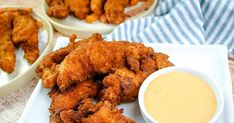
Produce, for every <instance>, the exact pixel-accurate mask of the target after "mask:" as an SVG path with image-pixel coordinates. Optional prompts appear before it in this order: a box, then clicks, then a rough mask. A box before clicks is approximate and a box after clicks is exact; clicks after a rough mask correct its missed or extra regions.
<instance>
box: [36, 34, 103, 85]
mask: <svg viewBox="0 0 234 123" xmlns="http://www.w3.org/2000/svg"><path fill="white" fill-rule="evenodd" d="M71 40H74V37H72V38H71ZM102 41H103V39H102V36H101V35H100V34H93V35H92V36H91V37H89V38H87V39H83V40H81V41H78V42H74V43H70V44H69V45H68V46H66V47H64V48H61V49H59V50H56V51H54V52H52V53H50V54H48V55H47V56H45V58H44V59H43V60H42V61H41V63H40V64H39V65H38V67H37V68H36V73H37V75H38V76H39V77H40V78H41V79H42V84H43V86H44V87H45V88H52V87H54V86H55V85H56V81H57V71H56V69H57V65H58V64H60V63H61V62H62V61H63V60H64V58H65V57H66V56H67V55H68V54H69V53H70V52H71V51H73V50H74V49H76V48H79V47H81V46H82V45H88V44H92V43H94V42H102ZM71 42H73V41H71Z"/></svg>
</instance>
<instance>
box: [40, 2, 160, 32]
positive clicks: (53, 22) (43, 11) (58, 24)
mask: <svg viewBox="0 0 234 123" xmlns="http://www.w3.org/2000/svg"><path fill="white" fill-rule="evenodd" d="M157 3H158V0H154V2H153V4H152V5H151V6H150V8H149V9H147V10H146V11H145V12H143V13H141V15H136V16H133V17H135V18H134V19H137V18H139V17H145V16H146V15H147V14H149V13H150V12H151V11H152V10H153V9H154V8H155V7H156V5H157ZM46 6H47V3H46V0H43V2H42V13H43V15H44V16H45V17H46V18H47V19H48V20H49V21H50V22H51V23H52V25H55V26H57V27H60V28H64V29H66V30H72V31H80V32H87V31H92V29H90V28H84V27H79V28H77V27H72V26H67V25H63V24H61V23H59V22H57V21H56V20H54V19H56V18H54V19H53V18H52V17H49V16H48V15H47V14H46ZM125 21H126V20H125ZM108 25H111V27H109V29H103V28H101V27H100V28H95V29H94V30H95V31H108V30H113V29H114V28H115V27H116V26H118V25H114V24H108ZM94 30H93V31H94Z"/></svg>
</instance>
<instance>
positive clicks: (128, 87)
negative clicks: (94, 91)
mask: <svg viewBox="0 0 234 123" xmlns="http://www.w3.org/2000/svg"><path fill="white" fill-rule="evenodd" d="M155 56H156V57H155V58H151V57H148V58H143V59H141V60H140V70H139V71H137V72H133V71H132V70H129V69H127V68H122V69H118V70H116V71H115V73H113V74H110V75H108V76H106V77H105V78H104V79H103V82H102V83H103V86H104V87H103V89H102V92H101V94H100V100H102V101H106V100H107V101H110V102H111V103H112V104H115V105H117V104H120V103H126V102H132V101H134V100H135V99H136V97H137V95H138V91H139V89H140V86H141V84H142V83H143V81H144V80H145V79H146V77H148V76H149V75H150V74H151V73H153V72H155V71H156V70H158V69H162V68H165V67H169V66H173V64H172V63H171V62H170V61H168V57H166V55H165V54H162V53H155ZM162 57H163V58H162Z"/></svg>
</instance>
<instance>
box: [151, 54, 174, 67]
mask: <svg viewBox="0 0 234 123" xmlns="http://www.w3.org/2000/svg"><path fill="white" fill-rule="evenodd" d="M153 58H154V59H155V60H156V66H157V68H158V69H162V68H166V67H170V66H173V64H172V63H171V62H170V61H169V60H168V58H169V56H168V55H166V54H163V53H155V54H154V56H153Z"/></svg>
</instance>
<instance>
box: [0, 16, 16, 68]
mask: <svg viewBox="0 0 234 123" xmlns="http://www.w3.org/2000/svg"><path fill="white" fill-rule="evenodd" d="M12 19H13V18H12V16H11V14H10V13H9V12H3V13H0V68H1V69H2V70H3V71H5V72H7V73H11V72H13V71H14V67H15V62H16V58H15V49H14V45H13V43H12V38H11V32H12V23H11V22H12Z"/></svg>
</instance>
